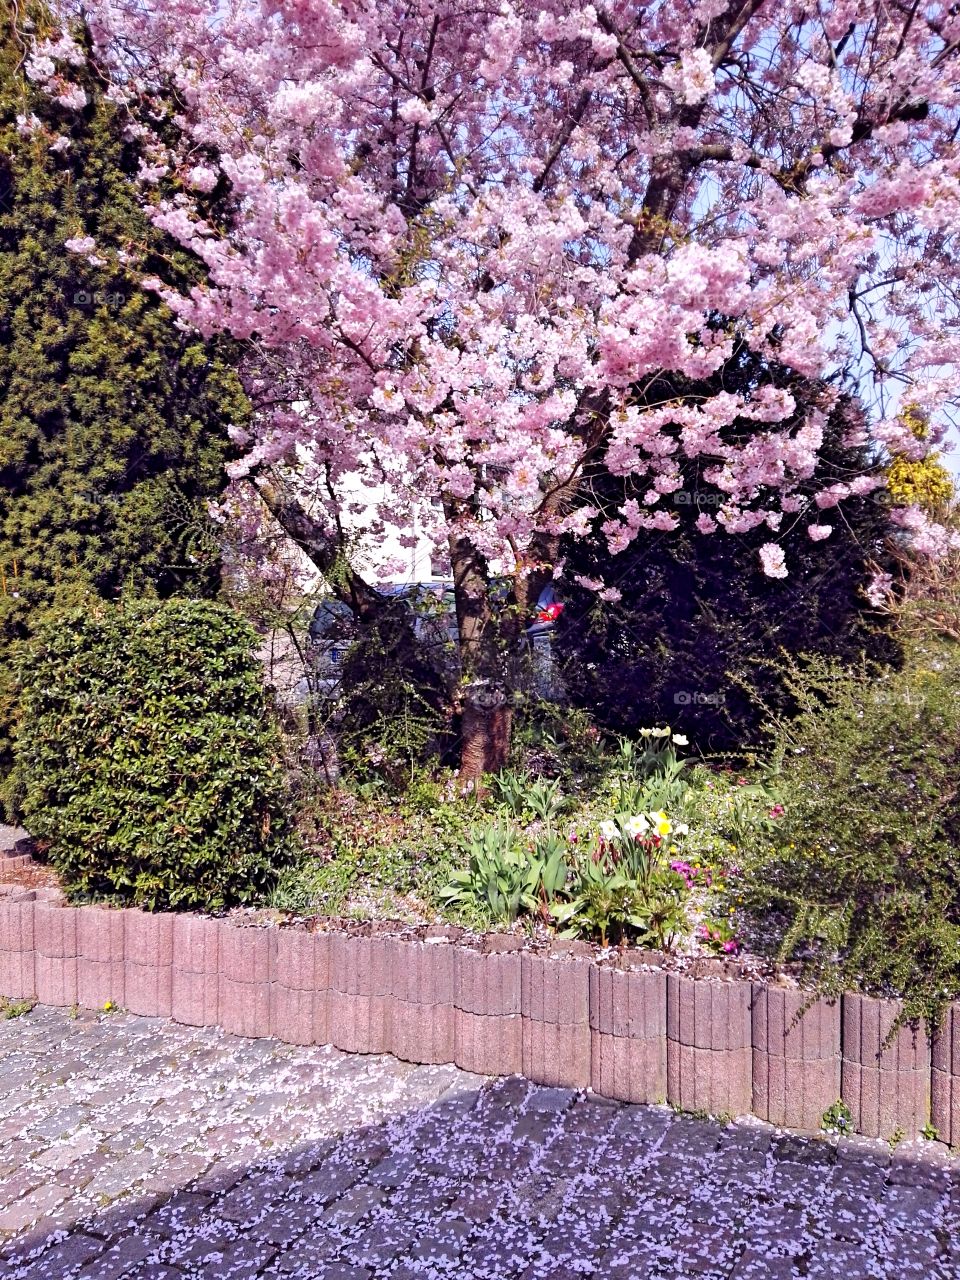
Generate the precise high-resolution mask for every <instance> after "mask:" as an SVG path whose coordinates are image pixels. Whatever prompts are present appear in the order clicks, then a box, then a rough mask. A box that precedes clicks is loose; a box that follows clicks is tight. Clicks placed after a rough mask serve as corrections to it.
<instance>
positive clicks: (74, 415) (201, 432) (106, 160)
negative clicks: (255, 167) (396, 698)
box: [0, 3, 248, 778]
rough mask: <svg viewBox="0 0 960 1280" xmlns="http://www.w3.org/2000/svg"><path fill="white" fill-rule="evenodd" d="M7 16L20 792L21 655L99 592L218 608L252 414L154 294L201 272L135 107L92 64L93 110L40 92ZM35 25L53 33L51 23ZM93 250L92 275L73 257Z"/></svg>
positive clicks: (7, 297)
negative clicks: (230, 512)
mask: <svg viewBox="0 0 960 1280" xmlns="http://www.w3.org/2000/svg"><path fill="white" fill-rule="evenodd" d="M0 12H2V13H3V19H4V25H3V31H2V34H0V778H2V776H3V775H4V774H5V773H6V772H7V768H8V766H9V752H10V745H11V731H12V724H13V720H14V718H15V703H16V690H15V686H14V681H13V660H12V659H13V650H14V648H15V646H16V644H17V642H19V641H20V640H22V639H24V638H26V637H27V636H28V635H29V634H30V633H31V632H32V631H33V630H34V629H35V628H36V626H37V625H38V624H39V623H40V622H41V621H42V620H43V619H44V618H45V617H47V616H49V613H50V610H51V609H52V608H54V607H57V606H60V605H63V604H66V603H75V602H76V600H77V599H78V597H80V596H83V595H84V594H86V593H90V592H92V593H95V594H96V595H97V596H100V597H104V598H113V597H116V596H117V595H118V594H120V593H121V592H123V591H129V592H130V593H133V594H135V595H139V596H143V595H146V596H149V595H156V596H160V597H166V596H170V595H174V594H186V595H194V596H209V595H212V594H215V593H216V592H217V590H218V588H219V575H220V562H219V552H218V547H217V542H216V539H215V538H214V537H213V536H212V530H211V526H210V522H209V517H208V515H207V503H208V501H209V500H210V499H211V498H215V497H216V496H217V495H218V494H219V493H220V491H221V490H222V488H223V485H224V482H225V475H224V463H225V461H226V459H227V456H228V450H229V448H230V445H229V440H228V437H227V434H226V427H227V425H228V424H229V423H231V422H235V423H241V422H242V421H243V420H244V419H245V417H246V415H247V413H248V407H247V403H246V400H245V398H244V396H243V392H242V388H241V386H240V382H239V379H238V377H237V374H236V371H235V368H234V366H233V363H232V361H231V359H230V356H231V350H230V348H229V347H228V346H227V345H226V344H223V343H217V344H212V343H205V342H204V341H203V340H201V339H200V338H198V337H196V336H195V335H192V334H189V333H187V332H185V331H183V330H181V329H179V328H177V326H176V323H175V319H174V317H173V315H172V313H171V312H170V311H169V309H168V308H166V307H165V306H164V305H163V304H162V303H161V302H160V301H159V300H158V299H157V298H156V297H155V296H153V295H152V294H150V293H147V292H145V291H144V290H143V289H142V288H141V287H140V285H139V282H138V281H139V278H140V277H141V276H142V275H146V274H150V275H156V276H158V277H160V278H161V279H165V280H167V281H170V282H172V281H174V280H175V279H179V280H183V279H191V278H198V276H199V272H200V270H201V267H200V264H199V263H198V262H196V261H195V260H193V259H192V258H191V257H190V256H189V255H188V254H186V253H184V252H183V251H182V250H180V249H179V248H177V247H176V246H175V245H174V244H173V243H172V242H171V241H170V240H169V239H168V238H167V237H165V236H164V235H163V234H162V233H161V232H160V231H158V230H157V229H156V228H155V227H153V226H152V225H151V223H150V221H149V219H148V218H147V217H146V216H145V215H144V213H143V211H142V209H141V208H140V206H139V203H138V192H137V189H136V187H135V184H134V181H133V178H134V175H135V174H136V172H137V169H138V166H139V164H140V161H141V155H140V148H139V147H138V145H137V143H136V140H135V137H134V135H133V134H132V133H131V132H130V131H129V129H128V121H127V120H126V119H125V117H124V115H123V112H122V109H120V108H118V107H116V106H114V104H112V103H111V102H110V101H109V100H108V97H107V95H106V89H107V86H106V85H105V84H104V83H103V81H102V79H101V78H100V77H99V75H98V73H97V71H96V68H95V66H94V65H93V64H92V63H89V64H88V65H86V66H81V67H71V68H69V69H65V70H68V71H69V77H70V80H71V82H72V83H74V84H78V85H80V86H81V87H82V88H83V89H84V90H85V92H86V95H87V105H86V106H84V107H83V108H81V109H79V110H74V109H70V108H66V107H64V106H62V105H60V104H58V103H57V102H56V101H55V100H54V99H53V98H52V97H51V96H49V95H48V94H46V93H45V92H44V91H43V90H42V89H40V88H38V87H37V86H35V85H32V84H31V83H30V81H29V80H28V78H27V76H26V74H25V69H24V54H25V49H24V44H23V40H22V36H21V34H20V32H22V31H23V26H24V10H23V9H22V8H20V10H19V14H20V16H19V22H20V32H18V31H17V29H16V27H15V25H14V16H13V11H12V10H11V9H10V8H9V7H8V6H7V4H6V3H3V6H2V10H0ZM27 21H28V22H30V21H32V23H33V24H34V30H35V31H39V32H40V33H41V34H43V27H44V23H45V21H46V17H45V14H44V12H43V10H42V9H34V10H32V11H31V12H30V14H29V18H28V19H27ZM58 139H67V140H69V145H65V144H64V143H62V142H59V143H58ZM54 144H57V146H58V147H59V148H60V149H51V148H52V147H53V146H54ZM158 194H159V193H158ZM163 194H165V195H170V194H171V192H170V191H169V190H167V191H164V192H163ZM218 194H220V193H216V192H215V193H213V197H211V198H216V197H217V196H218ZM84 236H90V237H92V238H93V239H94V240H95V241H96V244H97V250H96V256H95V257H94V258H93V260H91V259H90V257H89V256H84V255H82V254H77V253H72V252H70V251H68V250H67V249H66V248H65V247H64V242H65V241H66V240H68V239H71V238H76V237H84ZM118 254H119V257H118Z"/></svg>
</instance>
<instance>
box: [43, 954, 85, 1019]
mask: <svg viewBox="0 0 960 1280" xmlns="http://www.w3.org/2000/svg"><path fill="white" fill-rule="evenodd" d="M34 965H35V986H36V992H37V999H38V1000H39V1001H40V1003H41V1004H53V1005H61V1006H64V1007H66V1008H69V1007H71V1006H73V1005H75V1004H76V1003H77V957H76V956H46V955H42V954H41V953H40V952H39V951H37V952H36V953H35V957H34Z"/></svg>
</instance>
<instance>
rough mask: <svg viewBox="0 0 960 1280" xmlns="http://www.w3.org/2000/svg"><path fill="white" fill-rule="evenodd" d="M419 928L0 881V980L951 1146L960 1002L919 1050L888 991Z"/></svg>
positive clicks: (959, 1083) (483, 1069) (294, 1037)
mask: <svg viewBox="0 0 960 1280" xmlns="http://www.w3.org/2000/svg"><path fill="white" fill-rule="evenodd" d="M430 933H437V935H438V936H435V937H434V936H429V935H428V936H427V937H425V938H424V939H422V940H421V939H417V940H414V939H405V938H395V937H376V936H371V937H365V936H358V935H353V934H347V933H339V932H330V933H312V932H308V931H307V930H306V929H303V928H299V927H294V926H262V925H256V926H253V925H248V924H245V923H243V922H242V921H234V920H215V919H209V918H206V917H202V916H193V915H169V914H162V913H157V914H150V913H147V912H143V911H139V910H133V909H125V910H114V909H110V908H104V907H93V906H90V907H72V906H68V905H66V904H65V903H64V902H63V901H62V898H60V897H59V895H58V894H57V892H56V891H55V890H23V889H20V888H18V887H17V886H13V885H3V884H0V995H2V996H6V997H8V998H10V999H13V1000H20V999H25V998H35V999H37V1000H39V1001H41V1002H42V1003H45V1004H54V1005H65V1006H71V1005H74V1004H79V1005H83V1006H87V1007H90V1008H102V1007H103V1005H104V1004H105V1003H106V1002H107V1001H110V1002H112V1003H113V1004H115V1005H117V1006H119V1007H123V1008H126V1009H128V1010H129V1011H130V1012H132V1013H138V1014H142V1015H146V1016H150V1017H173V1018H174V1019H175V1020H177V1021H179V1022H183V1023H186V1024H189V1025H191V1026H208V1025H209V1026H213V1025H219V1026H221V1027H223V1028H224V1030H226V1031H228V1032H232V1033H233V1034H235V1035H243V1036H268V1035H272V1036H275V1037H277V1038H278V1039H281V1040H284V1041H287V1042H289V1043H293V1044H333V1045H335V1046H336V1047H337V1048H340V1049H343V1050H346V1051H348V1052H351V1053H393V1054H395V1055H396V1056H397V1057H400V1058H404V1059H406V1060H408V1061H411V1062H423V1063H441V1062H455V1063H456V1064H457V1065H458V1066H460V1067H462V1068H463V1069H465V1070H468V1071H474V1072H477V1073H479V1074H483V1075H512V1074H516V1073H522V1074H523V1075H525V1076H527V1077H528V1078H529V1079H531V1080H533V1081H535V1082H537V1083H540V1084H545V1085H553V1086H562V1087H566V1088H577V1089H582V1088H588V1087H591V1088H592V1089H593V1090H594V1091H595V1092H596V1093H598V1094H601V1095H603V1096H606V1097H610V1098H616V1099H620V1100H623V1101H627V1102H641V1103H642V1102H663V1101H668V1102H671V1103H673V1104H675V1105H676V1106H678V1107H681V1108H683V1109H684V1110H687V1111H705V1112H710V1113H712V1114H729V1115H741V1114H745V1113H748V1112H752V1113H753V1114H755V1115H757V1116H759V1117H760V1118H761V1119H763V1120H767V1121H769V1122H771V1123H773V1124H776V1125H779V1126H782V1127H784V1128H794V1129H800V1130H816V1129H817V1128H818V1127H819V1124H820V1118H821V1116H822V1115H823V1113H824V1111H826V1110H827V1108H828V1107H830V1106H831V1105H832V1104H833V1103H834V1102H836V1101H837V1100H838V1099H839V1098H842V1099H843V1100H844V1101H845V1102H846V1103H847V1105H848V1106H849V1107H850V1110H851V1113H852V1116H853V1127H854V1129H855V1130H856V1131H858V1132H860V1133H863V1134H866V1135H868V1136H870V1137H882V1138H890V1137H892V1136H893V1135H894V1134H895V1133H896V1132H898V1131H899V1132H902V1133H903V1134H904V1135H905V1136H906V1137H914V1136H916V1135H917V1134H918V1133H919V1132H920V1130H921V1129H922V1128H923V1127H924V1125H926V1124H927V1123H928V1122H932V1123H933V1125H934V1126H935V1128H936V1129H937V1130H938V1132H939V1135H940V1137H941V1138H942V1139H943V1140H944V1141H945V1142H948V1143H951V1144H954V1145H956V1144H960V1003H958V1005H956V1006H954V1007H953V1008H952V1009H951V1010H950V1012H949V1014H948V1016H947V1018H946V1020H945V1022H944V1024H943V1026H942V1027H940V1028H939V1029H938V1030H937V1031H936V1033H935V1035H934V1037H933V1042H932V1048H931V1043H930V1040H929V1037H928V1035H927V1033H926V1030H925V1028H923V1027H919V1028H914V1027H910V1026H904V1027H901V1028H900V1029H899V1030H898V1031H897V1033H896V1035H895V1036H893V1037H892V1038H891V1036H890V1032H891V1029H892V1027H893V1025H894V1022H895V1020H896V1018H897V1014H898V1013H899V1006H898V1004H897V1003H896V1002H895V1001H889V1000H876V999H871V998H870V997H866V996H859V995H854V994H847V995H845V996H843V997H842V999H840V1000H838V1001H828V1000H823V999H818V998H814V997H813V996H812V995H810V994H809V993H805V992H802V991H799V990H796V989H794V988H790V987H787V986H781V985H776V984H771V985H768V984H764V983H757V982H754V983H751V982H750V981H748V980H746V979H745V978H742V977H739V976H737V974H736V973H735V972H731V971H730V967H729V966H725V965H722V964H717V963H713V964H711V963H700V964H698V965H695V966H694V968H693V970H692V971H691V972H689V973H677V972H669V971H666V970H664V969H658V968H657V967H656V966H655V965H651V964H650V963H646V961H648V960H649V959H650V957H649V956H644V957H642V959H643V960H644V961H645V963H643V964H641V963H639V961H638V960H637V958H636V957H631V956H630V955H629V954H628V955H626V956H625V957H624V958H623V960H622V962H621V967H615V966H612V965H610V964H601V963H598V962H597V961H596V960H595V959H594V958H592V955H591V954H590V953H586V954H585V953H584V951H585V949H578V948H574V949H572V950H571V949H570V948H569V946H567V947H564V946H563V944H560V943H558V948H557V950H556V951H555V952H548V951H536V952H533V951H528V950H524V949H523V948H522V945H521V943H520V941H519V940H518V939H517V938H515V937H512V936H498V935H490V936H488V937H486V938H484V939H483V940H482V944H481V947H480V948H479V949H478V948H476V947H472V946H467V945H461V944H460V943H459V942H458V941H457V936H458V935H457V931H455V930H448V931H443V930H437V931H430ZM888 1040H889V1043H888Z"/></svg>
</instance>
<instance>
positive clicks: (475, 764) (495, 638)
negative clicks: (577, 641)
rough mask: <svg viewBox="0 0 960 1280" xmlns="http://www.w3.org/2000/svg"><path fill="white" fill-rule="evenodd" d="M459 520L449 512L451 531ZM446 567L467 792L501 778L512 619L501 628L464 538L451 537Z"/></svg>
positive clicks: (485, 569)
mask: <svg viewBox="0 0 960 1280" xmlns="http://www.w3.org/2000/svg"><path fill="white" fill-rule="evenodd" d="M457 515H458V513H457V512H456V511H455V510H452V509H448V511H447V519H448V522H449V524H450V527H451V529H456V527H457ZM450 564H451V567H452V570H453V590H454V598H455V600H456V608H457V633H458V637H459V643H460V685H459V688H458V690H457V704H458V707H459V710H460V721H461V734H460V782H461V785H462V786H463V787H464V788H468V787H475V786H477V784H478V783H479V782H480V780H481V778H482V777H483V775H484V774H485V773H499V771H500V770H501V769H502V768H503V767H504V766H505V764H506V763H507V759H508V757H509V754H510V733H511V729H512V726H513V706H512V704H511V682H510V678H509V675H510V671H509V668H510V661H511V647H512V639H513V637H512V635H511V634H509V633H510V632H511V631H512V617H513V614H508V617H509V618H510V621H508V622H507V625H506V627H504V619H503V617H502V616H498V614H497V613H496V612H495V610H494V609H493V607H492V602H491V595H490V586H491V584H490V570H489V566H488V564H487V562H486V559H485V557H484V556H483V555H482V554H481V553H480V552H479V551H477V549H476V548H475V547H474V546H473V544H472V543H471V542H470V540H469V539H468V538H463V537H461V536H459V535H458V534H456V533H451V535H450ZM514 612H515V611H514ZM513 647H515V646H513Z"/></svg>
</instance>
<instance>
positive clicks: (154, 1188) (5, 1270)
mask: <svg viewBox="0 0 960 1280" xmlns="http://www.w3.org/2000/svg"><path fill="white" fill-rule="evenodd" d="M958 1238H960V1161H957V1160H955V1159H952V1158H951V1157H950V1156H949V1154H948V1153H945V1152H944V1151H943V1150H942V1149H941V1148H940V1147H937V1146H936V1144H931V1143H926V1144H911V1145H910V1146H909V1147H908V1146H906V1145H904V1146H903V1147H902V1148H898V1149H897V1151H896V1152H894V1154H893V1156H892V1157H891V1154H890V1150H889V1147H887V1146H886V1144H877V1143H872V1142H867V1141H863V1140H860V1139H857V1138H855V1137H853V1138H844V1139H841V1140H839V1141H836V1142H833V1141H825V1140H823V1139H822V1138H808V1137H801V1136H798V1135H793V1134H783V1133H780V1132H777V1131H776V1130H774V1129H772V1128H771V1127H770V1126H764V1125H762V1124H759V1123H756V1122H751V1121H749V1120H744V1121H738V1122H736V1123H734V1124H732V1125H729V1126H721V1125H718V1124H715V1123H713V1122H710V1121H704V1120H698V1119H693V1118H690V1117H684V1116H677V1115H675V1114H674V1113H672V1112H671V1111H670V1110H668V1109H667V1108H665V1107H639V1106H624V1105H621V1104H617V1103H609V1102H605V1101H599V1100H597V1099H595V1098H594V1097H592V1095H590V1094H582V1093H576V1092H573V1091H571V1090H566V1089H552V1088H538V1087H535V1086H531V1085H530V1084H528V1082H527V1081H525V1080H523V1079H521V1078H519V1077H511V1078H509V1079H506V1080H501V1081H495V1082H485V1081H483V1080H480V1079H478V1078H477V1077H474V1076H468V1075H467V1074H466V1073H463V1072H459V1071H457V1069H456V1068H453V1067H415V1066H411V1065H410V1064H401V1063H398V1062H396V1061H395V1060H393V1059H391V1058H388V1057H360V1056H357V1057H351V1056H350V1055H345V1054H341V1053H339V1051H337V1050H334V1049H331V1048H329V1047H309V1046H308V1047H297V1046H290V1045H286V1046H280V1045H277V1044H276V1043H274V1042H272V1041H269V1040H245V1039H243V1038H241V1037H234V1036H227V1035H225V1034H223V1033H222V1032H220V1031H218V1030H216V1029H215V1028H206V1029H203V1028H200V1029H194V1028H189V1027H180V1026H175V1025H173V1024H170V1023H165V1022H163V1021H161V1020H157V1019H141V1018H132V1017H130V1016H128V1015H116V1016H111V1017H110V1018H97V1017H96V1016H91V1017H89V1018H85V1019H84V1018H81V1019H78V1020H76V1021H75V1020H73V1019H71V1018H70V1017H69V1015H68V1014H67V1013H66V1012H65V1011H62V1010H59V1011H58V1010H45V1009H36V1010H34V1011H33V1012H32V1013H31V1014H29V1015H27V1016H25V1017H24V1018H21V1019H17V1020H16V1023H15V1024H9V1023H8V1024H3V1023H0V1275H2V1276H3V1280H7V1278H8V1276H9V1277H10V1280H61V1277H62V1278H63V1280H193V1277H196V1278H197V1280H248V1278H249V1280H253V1277H254V1276H256V1277H258V1280H267V1278H268V1277H269V1278H272V1280H381V1277H382V1278H383V1280H387V1278H388V1277H389V1280H414V1277H417V1280H441V1278H443V1277H450V1278H452V1277H456V1280H580V1278H581V1277H582V1278H583V1280H799V1278H800V1277H801V1276H808V1277H809V1278H810V1280H816V1278H817V1277H820V1276H823V1277H827V1276H841V1277H842V1278H843V1280H859V1277H860V1276H869V1277H870V1280H885V1278H886V1277H888V1276H889V1277H890V1280H912V1278H913V1277H914V1276H916V1277H917V1278H918V1280H928V1278H929V1280H957V1278H958V1277H960V1246H957V1244H956V1240H957V1239H958Z"/></svg>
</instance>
